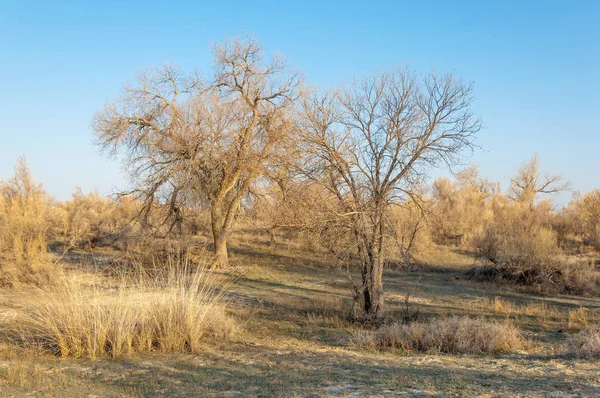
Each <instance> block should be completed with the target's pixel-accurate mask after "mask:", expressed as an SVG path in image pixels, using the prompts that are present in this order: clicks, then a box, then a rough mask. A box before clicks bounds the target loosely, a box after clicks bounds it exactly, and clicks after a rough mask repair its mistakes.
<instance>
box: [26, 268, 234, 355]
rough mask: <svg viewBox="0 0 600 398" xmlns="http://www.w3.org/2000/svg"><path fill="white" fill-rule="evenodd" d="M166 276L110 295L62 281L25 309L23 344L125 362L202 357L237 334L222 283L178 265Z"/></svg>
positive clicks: (127, 283) (140, 278) (126, 283)
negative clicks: (170, 355) (151, 354)
mask: <svg viewBox="0 0 600 398" xmlns="http://www.w3.org/2000/svg"><path fill="white" fill-rule="evenodd" d="M165 268H166V271H164V272H161V273H158V274H154V275H149V274H147V273H145V272H143V271H140V272H138V273H136V274H135V275H134V276H132V275H129V276H124V277H122V278H121V280H120V281H119V283H118V284H117V285H116V286H114V287H111V288H108V287H106V286H99V285H90V284H85V283H82V282H76V281H73V280H65V281H64V282H63V283H61V284H59V285H58V286H56V287H53V288H44V289H38V291H37V293H36V294H33V295H32V296H31V297H30V299H29V300H28V302H27V303H25V304H24V311H23V321H22V322H21V325H20V327H19V330H18V331H17V334H16V335H17V336H18V338H19V339H20V341H21V342H23V343H24V344H26V345H28V346H37V347H41V348H42V349H44V350H46V351H49V352H52V353H53V354H55V355H58V356H61V357H88V358H98V357H113V358H115V357H121V356H126V355H131V354H133V353H136V352H145V351H159V352H198V351H201V350H202V347H203V344H205V343H206V342H207V341H208V340H209V339H214V338H217V339H225V338H228V337H229V336H230V335H231V334H232V333H233V331H234V329H235V325H234V323H233V321H232V320H231V319H230V318H229V317H228V316H227V315H226V314H225V311H224V302H223V293H222V292H223V290H222V289H221V288H222V283H221V282H220V281H219V279H218V277H217V276H216V275H214V274H211V273H209V272H207V271H205V270H204V269H193V267H191V265H190V263H189V262H183V263H182V262H179V261H175V262H173V263H172V264H170V265H169V266H167V267H165Z"/></svg>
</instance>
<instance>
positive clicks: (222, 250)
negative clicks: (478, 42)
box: [211, 210, 229, 268]
mask: <svg viewBox="0 0 600 398" xmlns="http://www.w3.org/2000/svg"><path fill="white" fill-rule="evenodd" d="M224 224H225V223H224V217H222V216H221V215H220V214H219V213H218V212H216V211H214V210H213V211H211V226H212V234H213V243H214V245H215V255H214V258H213V261H212V264H211V268H223V267H226V266H227V265H229V259H228V256H227V234H228V232H229V231H228V230H227V228H226V225H224Z"/></svg>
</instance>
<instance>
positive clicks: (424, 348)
mask: <svg viewBox="0 0 600 398" xmlns="http://www.w3.org/2000/svg"><path fill="white" fill-rule="evenodd" d="M354 342H355V343H356V344H357V345H360V346H375V347H378V348H397V349H401V350H403V351H408V352H410V351H421V352H430V353H452V354H465V353H470V354H495V353H500V352H507V351H515V350H519V349H522V348H523V347H524V340H523V337H522V336H521V333H520V332H519V330H518V329H517V328H515V327H514V326H512V325H511V324H508V323H499V322H495V321H486V320H484V319H472V318H468V317H454V318H450V319H443V320H441V319H440V320H433V321H430V322H427V323H421V322H417V323H411V324H400V323H396V324H393V325H387V326H383V327H382V328H380V329H379V330H377V331H376V332H371V333H369V332H365V331H361V332H359V333H358V334H356V335H355V339H354Z"/></svg>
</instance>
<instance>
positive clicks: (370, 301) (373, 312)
mask: <svg viewBox="0 0 600 398" xmlns="http://www.w3.org/2000/svg"><path fill="white" fill-rule="evenodd" d="M369 260H370V261H369V264H368V269H367V271H368V272H367V274H366V275H365V277H364V278H363V281H364V282H363V283H364V285H363V304H364V311H365V314H366V315H367V316H369V317H371V318H373V319H376V318H380V317H381V316H382V315H383V313H384V295H383V257H382V256H381V255H375V254H374V255H373V256H369Z"/></svg>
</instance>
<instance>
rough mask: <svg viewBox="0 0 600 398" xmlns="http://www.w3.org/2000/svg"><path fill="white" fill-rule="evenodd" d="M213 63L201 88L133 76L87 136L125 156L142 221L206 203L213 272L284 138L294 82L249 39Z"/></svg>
mask: <svg viewBox="0 0 600 398" xmlns="http://www.w3.org/2000/svg"><path fill="white" fill-rule="evenodd" d="M213 55H214V62H215V66H214V75H213V77H212V79H210V80H208V81H204V80H203V79H201V78H200V77H199V76H198V74H192V75H186V74H184V73H182V72H181V71H179V70H178V69H176V68H173V67H169V66H167V67H164V68H161V69H158V70H154V71H151V72H148V73H146V74H143V75H142V76H141V77H139V78H138V80H137V84H135V85H128V86H125V87H124V89H123V93H122V95H121V97H119V98H118V99H117V100H116V101H113V102H111V103H109V104H107V105H106V106H105V108H104V110H103V111H102V112H99V113H97V114H96V116H95V118H94V122H93V128H94V130H95V132H96V135H97V138H98V141H99V143H100V145H102V146H103V147H104V148H107V149H109V150H112V151H113V152H119V151H123V152H125V154H126V155H125V158H126V166H127V168H128V170H129V172H130V175H131V177H132V180H133V182H134V185H135V191H134V193H136V194H137V196H138V197H140V198H141V199H142V201H143V203H144V204H145V206H144V211H143V214H142V215H144V216H145V217H146V218H147V216H148V215H149V214H150V212H151V211H152V209H154V208H156V207H157V206H159V207H162V208H168V210H169V211H168V214H169V215H170V219H171V220H172V221H173V222H174V223H176V222H177V221H178V219H180V218H181V217H182V215H181V214H182V208H184V207H185V206H186V205H190V204H193V203H199V202H202V203H207V204H208V206H209V207H210V214H211V226H212V235H213V240H214V245H215V260H214V265H216V266H221V265H225V264H227V261H228V260H227V239H228V235H229V232H230V230H231V227H232V225H233V223H234V220H235V217H236V215H237V214H238V212H239V210H240V204H241V201H242V199H243V197H244V196H245V195H247V193H248V191H249V189H250V188H251V186H252V184H253V183H254V182H255V181H256V179H257V177H258V176H260V175H261V173H263V171H264V169H265V167H266V166H267V162H268V161H269V159H270V157H271V156H272V155H273V153H275V152H277V151H278V148H279V146H280V144H282V142H284V140H285V138H286V137H287V135H288V133H289V132H290V131H291V130H292V129H293V123H292V121H293V114H292V112H293V103H294V99H295V97H296V89H297V86H298V84H299V75H298V74H297V73H293V72H290V71H289V70H288V68H287V66H286V63H285V61H284V60H283V59H282V58H281V57H274V58H273V59H272V60H270V61H268V62H267V61H265V60H264V51H263V49H262V47H261V46H259V45H258V43H257V42H256V41H255V40H254V39H245V40H228V41H227V42H226V43H225V44H223V45H216V46H214V48H213Z"/></svg>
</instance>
